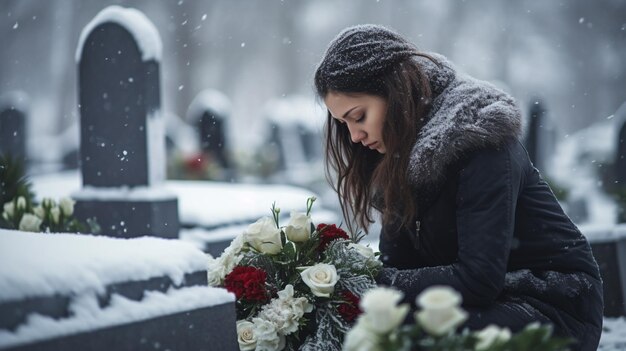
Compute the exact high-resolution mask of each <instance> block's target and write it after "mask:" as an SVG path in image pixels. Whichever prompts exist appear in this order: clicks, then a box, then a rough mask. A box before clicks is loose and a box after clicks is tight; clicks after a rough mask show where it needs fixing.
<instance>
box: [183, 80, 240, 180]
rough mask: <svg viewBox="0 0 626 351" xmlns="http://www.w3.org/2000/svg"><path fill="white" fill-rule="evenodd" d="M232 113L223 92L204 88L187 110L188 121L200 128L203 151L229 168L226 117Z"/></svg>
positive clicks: (225, 167) (224, 167)
mask: <svg viewBox="0 0 626 351" xmlns="http://www.w3.org/2000/svg"><path fill="white" fill-rule="evenodd" d="M229 115H230V101H229V100H228V98H227V97H226V95H224V94H223V93H221V92H219V91H215V90H203V91H201V92H200V93H198V95H196V97H195V98H194V99H193V101H192V102H191V104H190V105H189V109H188V110H187V121H189V123H190V124H191V125H193V127H194V128H196V129H197V130H198V133H199V141H200V147H201V149H202V152H203V153H205V154H207V155H208V156H209V157H211V158H212V159H213V161H215V162H217V163H218V164H219V166H220V167H221V168H222V169H229V168H231V167H230V162H229V159H228V155H227V150H228V144H227V139H226V124H227V122H226V119H227V118H228V116H229Z"/></svg>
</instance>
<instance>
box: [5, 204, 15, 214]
mask: <svg viewBox="0 0 626 351" xmlns="http://www.w3.org/2000/svg"><path fill="white" fill-rule="evenodd" d="M4 213H6V214H7V215H8V216H9V217H13V215H15V205H14V204H13V201H9V202H7V203H6V204H4Z"/></svg>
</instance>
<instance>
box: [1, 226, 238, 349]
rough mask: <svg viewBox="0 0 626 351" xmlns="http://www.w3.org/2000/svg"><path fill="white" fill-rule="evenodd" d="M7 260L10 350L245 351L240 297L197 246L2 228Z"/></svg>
mask: <svg viewBox="0 0 626 351" xmlns="http://www.w3.org/2000/svg"><path fill="white" fill-rule="evenodd" d="M0 257H2V265H0V349H11V350H57V349H77V350H78V349H81V350H113V349H114V350H143V349H154V348H159V347H157V346H158V345H160V347H163V348H164V349H168V348H169V349H176V350H209V349H215V348H214V347H218V348H219V349H220V350H221V349H223V350H236V349H237V345H236V342H235V340H236V334H235V319H236V317H235V308H234V296H233V295H232V294H230V293H228V292H226V291H225V290H223V289H216V288H212V287H208V286H206V284H207V277H206V262H207V261H206V255H205V254H204V253H202V252H201V251H199V250H197V249H196V248H194V247H193V246H192V245H190V244H188V243H184V242H181V241H178V240H166V239H159V238H152V237H144V238H138V239H116V238H108V237H101V236H86V235H74V234H43V233H26V232H19V231H9V230H0Z"/></svg>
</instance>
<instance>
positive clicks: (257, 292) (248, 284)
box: [224, 266, 268, 301]
mask: <svg viewBox="0 0 626 351" xmlns="http://www.w3.org/2000/svg"><path fill="white" fill-rule="evenodd" d="M266 278H267V274H266V273H265V271H263V270H261V269H258V268H254V267H247V266H237V267H235V269H233V271H232V272H230V273H229V274H228V275H227V276H226V277H225V278H224V287H225V288H226V290H228V291H230V292H232V293H234V294H235V296H236V297H237V300H240V299H244V300H250V301H264V300H267V295H268V294H267V290H265V279H266Z"/></svg>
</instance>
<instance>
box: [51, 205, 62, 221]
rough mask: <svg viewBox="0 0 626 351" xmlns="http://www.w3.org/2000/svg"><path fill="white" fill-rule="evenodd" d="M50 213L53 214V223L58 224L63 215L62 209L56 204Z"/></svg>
mask: <svg viewBox="0 0 626 351" xmlns="http://www.w3.org/2000/svg"><path fill="white" fill-rule="evenodd" d="M50 215H51V216H52V223H54V224H58V223H59V217H60V216H61V210H60V209H59V208H58V207H56V206H55V207H53V208H51V209H50Z"/></svg>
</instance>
